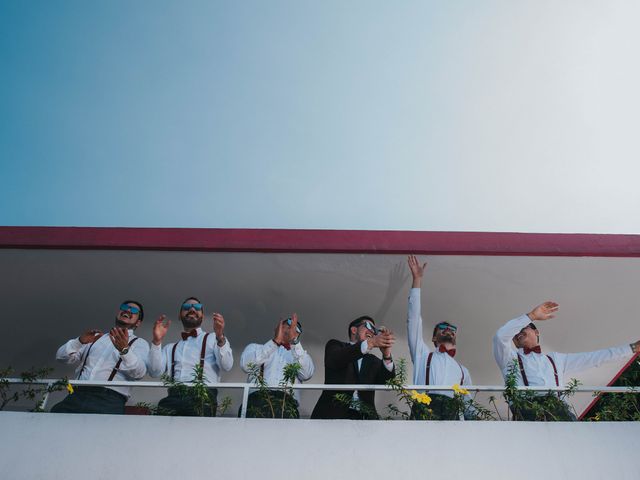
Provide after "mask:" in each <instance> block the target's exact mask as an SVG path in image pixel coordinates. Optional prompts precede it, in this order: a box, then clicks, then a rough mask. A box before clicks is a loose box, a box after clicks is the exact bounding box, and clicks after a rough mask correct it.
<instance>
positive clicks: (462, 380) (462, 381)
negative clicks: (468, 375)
mask: <svg viewBox="0 0 640 480" xmlns="http://www.w3.org/2000/svg"><path fill="white" fill-rule="evenodd" d="M432 358H433V352H429V356H428V357H427V375H426V378H425V382H424V384H425V385H429V376H430V372H431V359H432ZM456 363H457V362H456ZM458 367H460V372H461V373H462V377H461V378H460V385H463V384H464V370H463V369H462V365H460V364H459V363H458Z"/></svg>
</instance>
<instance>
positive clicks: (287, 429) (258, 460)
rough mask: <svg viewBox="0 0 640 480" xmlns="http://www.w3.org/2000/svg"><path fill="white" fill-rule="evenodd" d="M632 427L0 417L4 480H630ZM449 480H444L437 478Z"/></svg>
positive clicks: (639, 439)
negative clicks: (88, 479) (578, 479)
mask: <svg viewBox="0 0 640 480" xmlns="http://www.w3.org/2000/svg"><path fill="white" fill-rule="evenodd" d="M639 434H640V424H639V423H599V424H594V423H509V422H401V421H370V422H356V421H340V420H334V421H330V420H329V421H312V420H297V421H296V420H256V419H254V420H251V419H246V420H241V419H228V418H213V419H200V418H167V417H123V416H111V415H103V416H100V415H65V414H32V413H15V412H2V413H0V472H2V478H5V479H41V478H46V479H51V480H54V479H68V478H94V479H108V480H114V479H118V480H125V479H130V478H131V479H136V480H143V479H154V480H157V479H164V478H170V479H180V480H187V479H199V478H206V479H238V480H239V479H251V480H255V479H260V480H267V479H276V478H277V479H282V478H296V479H299V480H302V479H305V480H306V479H316V478H317V479H333V478H367V479H372V478H385V479H400V478H404V479H414V478H437V477H438V476H439V478H449V479H463V478H464V479H469V478H474V479H478V478H483V479H484V478H486V479H507V478H518V479H519V480H525V479H536V480H538V479H540V478H545V479H577V478H580V479H583V480H586V479H600V478H616V479H620V480H622V479H634V480H635V479H637V478H638V470H639V468H640V458H639V457H638V455H637V452H638V448H639V447H640V435H639ZM443 476H444V477H443Z"/></svg>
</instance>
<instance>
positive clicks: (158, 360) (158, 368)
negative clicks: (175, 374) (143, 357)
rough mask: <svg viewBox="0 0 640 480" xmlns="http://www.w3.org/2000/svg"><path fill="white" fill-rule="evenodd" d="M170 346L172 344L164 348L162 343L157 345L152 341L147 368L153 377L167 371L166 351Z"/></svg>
mask: <svg viewBox="0 0 640 480" xmlns="http://www.w3.org/2000/svg"><path fill="white" fill-rule="evenodd" d="M170 347H171V346H170V345H169V346H167V347H164V348H163V347H162V345H155V344H154V343H153V342H152V343H151V347H150V348H149V356H148V358H147V370H148V371H149V375H150V376H151V377H153V378H158V377H160V376H161V375H162V374H163V373H165V372H166V371H167V361H166V358H165V355H164V353H165V351H166V350H165V349H167V348H170Z"/></svg>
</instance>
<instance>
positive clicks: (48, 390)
mask: <svg viewBox="0 0 640 480" xmlns="http://www.w3.org/2000/svg"><path fill="white" fill-rule="evenodd" d="M52 386H53V383H51V382H49V383H47V393H45V394H44V398H43V399H42V405H40V408H42V411H43V412H44V411H45V409H46V408H47V402H48V401H49V394H50V393H51V387H52Z"/></svg>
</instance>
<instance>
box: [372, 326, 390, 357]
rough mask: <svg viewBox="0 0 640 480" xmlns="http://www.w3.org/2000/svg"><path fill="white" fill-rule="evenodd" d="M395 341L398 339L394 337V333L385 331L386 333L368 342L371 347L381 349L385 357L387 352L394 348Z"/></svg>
mask: <svg viewBox="0 0 640 480" xmlns="http://www.w3.org/2000/svg"><path fill="white" fill-rule="evenodd" d="M395 341H396V337H395V336H394V335H393V332H392V331H391V330H385V331H384V332H382V333H380V334H378V335H376V336H375V337H371V338H370V339H368V340H367V342H368V343H369V347H371V348H379V349H380V351H382V353H383V355H385V351H389V352H390V351H391V347H393V344H394V343H395ZM385 356H388V355H385Z"/></svg>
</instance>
